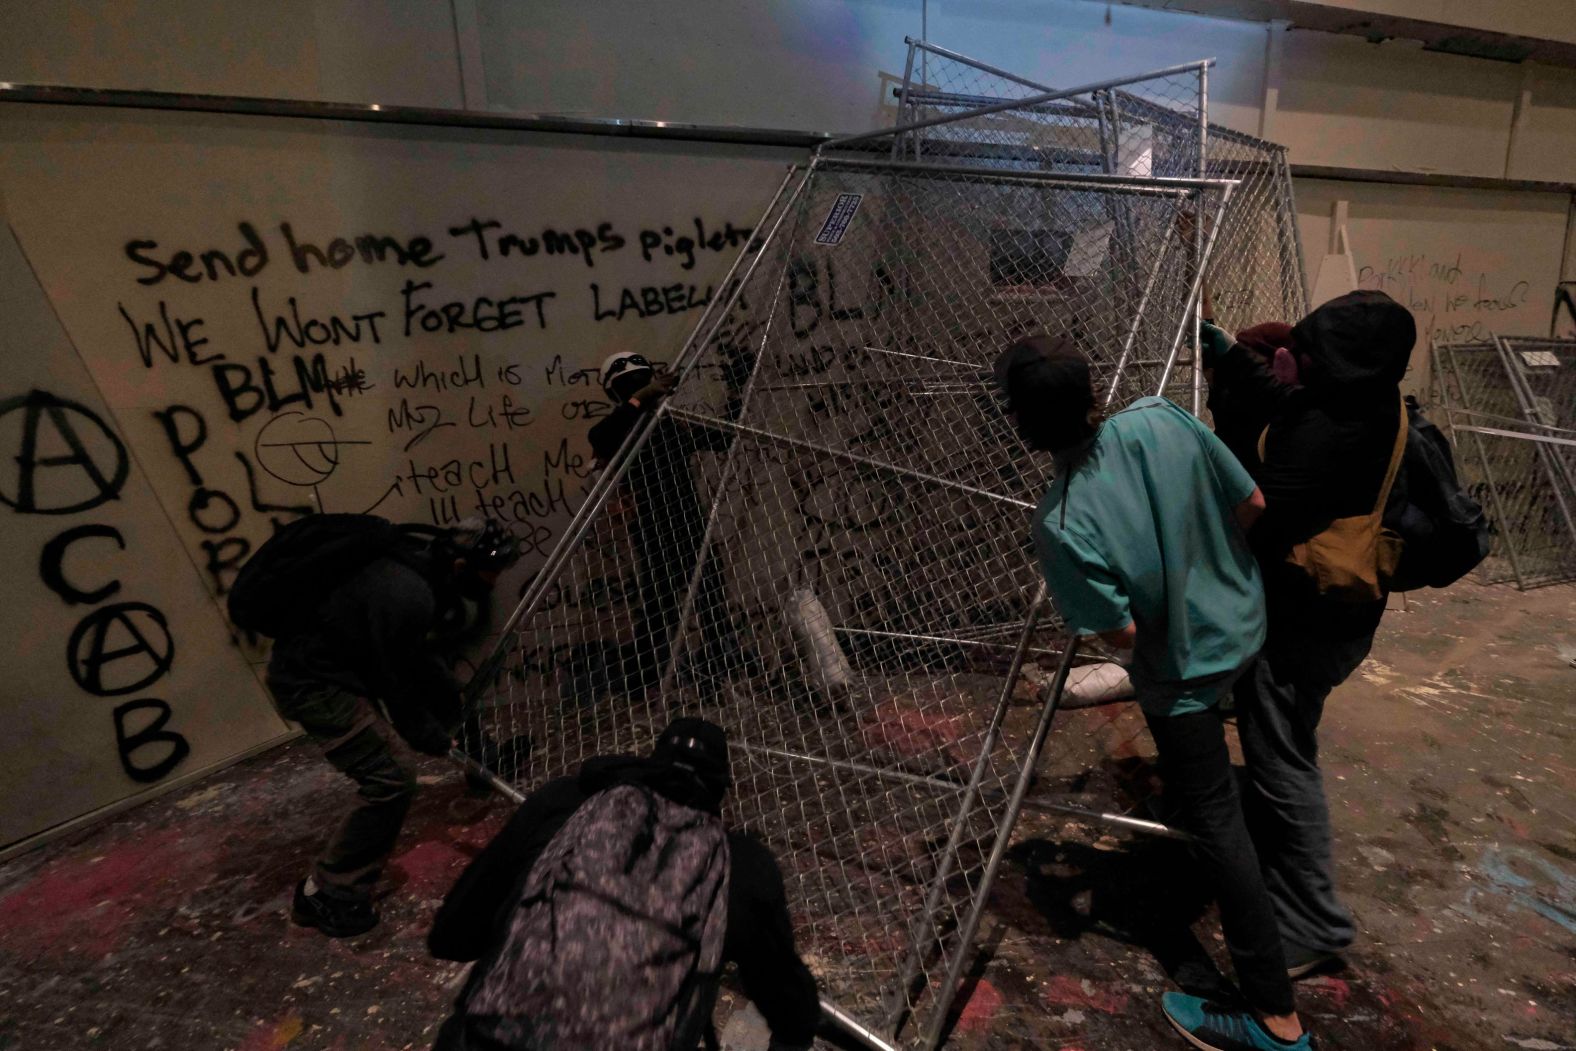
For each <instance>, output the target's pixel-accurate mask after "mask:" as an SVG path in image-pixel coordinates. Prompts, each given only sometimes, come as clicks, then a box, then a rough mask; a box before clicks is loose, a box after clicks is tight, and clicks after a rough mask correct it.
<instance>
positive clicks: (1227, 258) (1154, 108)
mask: <svg viewBox="0 0 1576 1051" xmlns="http://www.w3.org/2000/svg"><path fill="white" fill-rule="evenodd" d="M908 44H909V50H910V57H909V60H908V63H907V71H908V73H907V76H905V78H904V81H903V83H902V84H901V85H900V86H899V87H897V88H896V89H894V90H895V91H896V93H897V96H898V103H899V106H898V109H899V112H898V123H899V125H900V126H902V125H916V124H923V123H924V122H925V121H926V120H929V119H935V118H938V117H943V116H945V117H949V118H951V119H949V120H948V121H947V122H946V123H945V124H943V125H941V126H940V131H937V130H932V129H927V128H924V127H918V128H915V129H914V130H912V131H907V132H903V131H900V132H899V133H898V134H897V135H896V137H895V140H894V141H893V143H892V147H891V148H892V150H893V152H894V155H908V156H913V157H916V158H923V159H925V160H927V161H930V162H932V163H945V162H948V161H949V160H958V161H962V162H966V163H984V164H989V165H992V166H1001V167H1014V168H1018V169H1021V170H1042V171H1062V172H1084V173H1094V172H1102V173H1105V174H1130V175H1153V176H1167V175H1176V176H1197V177H1203V178H1210V179H1229V180H1234V181H1236V182H1237V183H1238V186H1237V190H1236V193H1235V194H1234V195H1233V197H1232V203H1231V215H1230V217H1229V218H1228V219H1227V221H1226V222H1225V223H1224V224H1223V225H1222V227H1221V230H1220V235H1219V238H1218V241H1217V243H1216V245H1215V246H1214V249H1213V251H1212V252H1211V253H1210V256H1209V258H1210V262H1209V266H1208V269H1207V273H1206V285H1207V286H1208V288H1209V290H1210V291H1211V293H1212V300H1213V303H1212V305H1213V308H1214V311H1215V317H1216V319H1217V321H1218V322H1219V323H1220V324H1221V325H1222V326H1223V327H1225V328H1227V329H1228V330H1232V331H1235V330H1238V329H1241V328H1245V327H1248V326H1250V325H1255V324H1258V323H1259V322H1262V321H1286V322H1288V323H1295V322H1296V321H1297V320H1298V319H1299V318H1301V317H1302V316H1303V315H1304V314H1306V313H1307V312H1308V299H1307V278H1306V274H1305V271H1304V268H1303V257H1302V248H1301V242H1300V235H1299V233H1298V229H1297V217H1296V207H1295V204H1294V199H1293V193H1292V183H1291V171H1290V168H1289V167H1288V165H1287V162H1286V151H1285V148H1284V147H1282V146H1280V145H1278V144H1276V143H1273V142H1268V141H1266V140H1264V139H1259V138H1256V137H1254V136H1251V135H1246V134H1244V133H1242V132H1239V131H1235V130H1233V129H1230V128H1225V127H1222V126H1221V125H1218V124H1210V123H1208V121H1207V119H1206V115H1207V106H1208V91H1207V85H1208V78H1207V66H1206V65H1205V64H1203V63H1199V64H1196V65H1194V66H1189V67H1183V68H1181V69H1179V70H1176V71H1171V72H1162V73H1161V74H1159V75H1150V76H1147V77H1145V78H1141V79H1135V80H1133V81H1130V82H1127V83H1123V84H1119V85H1114V86H1111V87H1106V88H1096V89H1092V90H1089V91H1086V92H1081V93H1078V94H1074V95H1072V96H1071V97H1067V98H1059V99H1057V100H1055V101H1052V102H1040V103H1035V102H1034V101H1033V99H1034V97H1035V96H1039V95H1044V94H1046V93H1054V89H1052V88H1050V87H1049V86H1047V85H1044V84H1038V83H1035V82H1034V81H1032V80H1029V79H1027V78H1024V77H1019V76H1017V75H1015V74H1013V73H1010V72H1007V71H1005V70H1001V69H997V68H995V67H993V66H990V65H988V64H986V63H983V62H981V61H979V60H978V59H974V58H970V57H968V56H966V55H960V54H958V53H957V52H954V51H949V50H947V49H945V48H941V47H938V46H937V45H934V44H931V43H928V42H926V41H915V40H912V39H910V40H909V41H908ZM1008 102H1016V103H1018V105H1017V106H1015V107H1013V108H1007V109H1001V108H1000V107H1001V106H1002V104H1003V103H1008ZM1194 250H1195V251H1197V250H1198V249H1197V248H1195V249H1194ZM1191 365H1192V363H1191V358H1184V360H1183V362H1182V366H1183V367H1182V369H1181V370H1180V375H1179V376H1178V379H1177V385H1176V386H1174V387H1173V388H1171V389H1168V391H1167V393H1168V394H1169V395H1170V396H1172V397H1174V398H1176V399H1177V400H1178V401H1181V402H1183V403H1184V404H1192V401H1193V396H1192V392H1191V389H1190V388H1192V386H1193V381H1192V378H1191V377H1190V376H1189V375H1188V373H1189V372H1190V371H1191Z"/></svg>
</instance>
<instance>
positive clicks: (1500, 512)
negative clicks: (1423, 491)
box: [1433, 339, 1576, 589]
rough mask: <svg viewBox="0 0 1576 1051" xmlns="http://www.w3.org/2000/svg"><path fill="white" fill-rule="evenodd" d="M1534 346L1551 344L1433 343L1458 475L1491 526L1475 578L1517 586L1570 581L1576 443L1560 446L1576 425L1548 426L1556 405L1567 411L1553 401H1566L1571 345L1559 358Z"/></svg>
mask: <svg viewBox="0 0 1576 1051" xmlns="http://www.w3.org/2000/svg"><path fill="white" fill-rule="evenodd" d="M1534 342H1542V343H1548V342H1549V341H1522V340H1518V339H1507V340H1503V341H1501V340H1494V341H1485V342H1475V343H1439V344H1435V345H1434V353H1433V361H1434V381H1435V396H1436V398H1437V400H1438V402H1439V404H1440V405H1441V406H1442V407H1443V408H1444V410H1445V417H1446V423H1447V426H1448V427H1449V430H1450V432H1451V438H1452V441H1453V443H1454V445H1455V448H1456V454H1457V458H1458V460H1459V463H1460V466H1461V474H1462V481H1463V483H1464V484H1465V485H1466V486H1467V489H1468V491H1469V492H1470V493H1471V494H1472V496H1473V497H1474V498H1475V499H1476V500H1477V501H1478V502H1479V503H1481V504H1482V505H1483V508H1484V510H1485V511H1486V512H1487V513H1488V516H1489V519H1490V521H1491V523H1492V525H1493V527H1494V546H1493V548H1492V550H1491V551H1490V553H1489V557H1488V558H1487V559H1485V560H1484V562H1483V565H1482V567H1481V568H1480V569H1479V570H1478V574H1479V577H1480V578H1481V579H1482V580H1484V581H1486V582H1489V583H1506V582H1514V583H1515V584H1516V586H1517V587H1519V588H1523V589H1524V588H1529V587H1538V586H1542V585H1545V584H1553V583H1559V582H1561V581H1565V580H1571V579H1576V522H1573V517H1572V513H1573V511H1576V488H1573V487H1572V484H1571V477H1572V475H1571V469H1572V467H1576V460H1573V458H1572V454H1573V453H1576V448H1573V447H1572V446H1571V445H1569V444H1567V443H1568V442H1570V441H1572V440H1573V439H1576V430H1570V429H1568V428H1562V427H1561V425H1559V424H1557V423H1552V422H1550V420H1553V419H1559V418H1560V415H1559V414H1560V412H1561V408H1560V407H1558V406H1560V405H1561V404H1562V405H1563V411H1565V412H1566V413H1567V414H1568V413H1569V412H1570V411H1571V410H1570V406H1571V404H1572V402H1571V401H1570V400H1567V401H1565V402H1564V403H1558V402H1556V401H1554V400H1553V397H1551V395H1552V396H1556V397H1557V396H1559V395H1560V394H1561V393H1562V392H1563V394H1564V396H1565V397H1566V398H1567V399H1570V398H1571V397H1572V394H1571V393H1570V388H1569V387H1565V386H1563V384H1565V383H1568V382H1569V381H1568V380H1567V379H1566V378H1565V377H1566V376H1567V375H1568V373H1566V372H1562V371H1561V370H1562V369H1564V368H1567V367H1568V366H1569V363H1570V361H1571V360H1572V359H1571V358H1570V357H1569V356H1568V355H1569V354H1570V344H1564V347H1563V352H1564V354H1565V355H1567V356H1565V357H1561V351H1560V350H1559V349H1556V350H1550V349H1546V348H1545V347H1542V346H1534V345H1532V344H1533V343H1534ZM1523 353H1526V354H1527V355H1529V356H1528V357H1527V358H1524V359H1523V358H1520V355H1521V354H1523ZM1545 355H1547V356H1546V357H1545ZM1550 360H1552V361H1553V362H1554V364H1552V365H1550V364H1548V362H1549V361H1550ZM1567 418H1568V416H1567Z"/></svg>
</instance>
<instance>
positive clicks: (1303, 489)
mask: <svg viewBox="0 0 1576 1051" xmlns="http://www.w3.org/2000/svg"><path fill="white" fill-rule="evenodd" d="M1259 328H1260V329H1262V328H1264V326H1259ZM1281 328H1282V329H1284V331H1283V332H1280V331H1278V332H1276V333H1275V334H1274V335H1273V336H1272V337H1271V339H1270V342H1274V343H1277V344H1280V348H1281V349H1284V350H1285V351H1286V354H1285V357H1287V358H1290V359H1291V361H1292V362H1293V363H1294V365H1295V374H1294V375H1288V374H1287V371H1286V370H1285V369H1284V368H1282V369H1280V370H1277V369H1275V368H1274V365H1273V359H1271V360H1266V358H1265V356H1264V354H1263V353H1262V346H1263V344H1262V343H1261V344H1260V345H1258V346H1255V345H1254V344H1253V342H1252V340H1253V337H1254V336H1255V335H1256V332H1255V330H1253V329H1249V330H1246V331H1244V332H1241V333H1238V335H1237V339H1235V340H1233V339H1232V338H1231V337H1230V336H1229V335H1227V334H1226V333H1225V332H1222V331H1221V330H1220V329H1218V328H1214V327H1213V326H1208V325H1206V326H1205V328H1204V333H1203V339H1202V341H1201V342H1202V344H1203V355H1204V362H1203V363H1204V366H1205V369H1206V370H1207V372H1208V374H1209V376H1210V396H1211V399H1214V398H1216V397H1219V398H1221V399H1223V400H1225V401H1227V402H1230V403H1232V404H1252V405H1254V406H1256V416H1255V417H1254V418H1253V420H1252V421H1251V422H1250V423H1248V424H1247V425H1246V427H1244V428H1243V429H1244V430H1251V431H1252V434H1251V437H1250V438H1249V439H1248V441H1247V446H1248V447H1247V449H1237V450H1235V451H1236V452H1237V454H1238V457H1239V458H1240V459H1241V460H1242V462H1243V464H1244V465H1245V466H1246V467H1247V468H1248V469H1249V471H1250V473H1251V474H1252V475H1253V477H1254V478H1255V480H1256V481H1257V482H1258V484H1259V486H1260V488H1261V489H1262V490H1263V492H1264V499H1265V512H1264V516H1263V518H1262V519H1261V520H1260V521H1259V522H1258V524H1257V525H1256V526H1255V527H1254V529H1253V531H1252V533H1251V534H1250V535H1249V542H1250V543H1251V545H1252V547H1253V551H1254V553H1255V555H1256V556H1257V557H1258V560H1259V564H1260V566H1261V567H1262V570H1263V575H1264V591H1265V599H1266V603H1267V607H1268V638H1267V641H1266V643H1265V646H1264V652H1263V654H1262V656H1261V658H1260V660H1259V661H1258V663H1257V665H1256V666H1255V668H1254V670H1253V673H1252V674H1251V675H1247V676H1244V677H1243V678H1242V680H1241V681H1240V682H1239V683H1238V684H1237V687H1236V690H1235V698H1236V703H1237V709H1238V713H1239V723H1238V729H1239V733H1240V736H1241V739H1242V751H1243V758H1244V760H1245V762H1246V766H1247V771H1248V783H1249V789H1250V790H1249V793H1248V796H1247V799H1246V804H1247V812H1248V817H1249V827H1250V829H1251V830H1252V832H1253V835H1254V838H1255V840H1256V841H1257V842H1258V843H1260V844H1261V848H1260V850H1261V858H1260V860H1261V861H1262V863H1263V864H1264V869H1265V874H1266V879H1267V880H1268V883H1269V887H1270V892H1271V895H1272V896H1273V898H1274V900H1275V910H1276V915H1277V917H1278V920H1279V923H1280V929H1281V936H1282V939H1283V940H1284V941H1285V943H1286V952H1287V962H1288V965H1289V966H1290V967H1291V970H1292V973H1293V974H1294V975H1295V976H1297V977H1302V976H1305V975H1310V974H1315V973H1320V972H1322V971H1324V970H1329V969H1335V968H1338V967H1339V966H1340V965H1341V959H1340V953H1341V951H1342V950H1343V949H1345V948H1346V947H1347V946H1348V945H1350V944H1351V942H1352V940H1353V938H1354V937H1355V935H1356V925H1355V923H1354V921H1353V918H1352V914H1351V911H1350V910H1349V909H1348V908H1347V907H1346V906H1345V905H1344V904H1343V903H1342V902H1341V900H1340V898H1339V896H1338V895H1337V893H1336V889H1335V865H1334V860H1333V845H1332V844H1333V836H1332V833H1331V829H1330V811H1329V804H1328V802H1327V800H1326V798H1325V792H1324V779H1323V775H1322V774H1321V773H1320V771H1319V762H1318V755H1319V742H1318V726H1319V721H1320V719H1321V717H1322V716H1323V714H1324V703H1325V700H1326V699H1327V698H1328V697H1329V695H1330V693H1331V692H1332V691H1333V690H1334V689H1335V688H1336V687H1337V686H1339V685H1340V684H1341V683H1342V682H1344V681H1345V680H1346V679H1347V677H1348V676H1350V675H1351V674H1352V672H1354V671H1356V670H1357V667H1358V665H1360V664H1361V663H1362V661H1363V659H1364V658H1365V657H1367V655H1368V651H1369V649H1370V648H1371V647H1372V645H1373V638H1374V632H1375V631H1376V630H1377V629H1378V627H1379V620H1380V618H1381V617H1382V616H1383V615H1384V609H1385V605H1386V599H1385V597H1384V596H1383V595H1380V596H1378V597H1372V598H1367V599H1362V600H1352V599H1341V598H1337V597H1332V596H1328V595H1322V594H1320V593H1318V591H1317V589H1316V587H1315V584H1314V582H1313V580H1312V579H1311V578H1310V577H1309V575H1308V574H1307V573H1306V572H1305V571H1304V570H1303V569H1301V568H1300V567H1298V566H1296V565H1293V564H1291V563H1289V562H1288V557H1287V556H1288V555H1289V554H1290V553H1291V552H1292V549H1293V548H1294V547H1295V546H1296V545H1299V544H1303V543H1305V542H1306V541H1308V540H1310V539H1311V538H1313V537H1314V536H1316V535H1318V534H1319V533H1321V532H1322V531H1323V530H1325V529H1326V528H1327V527H1328V526H1329V525H1330V524H1331V522H1332V521H1334V520H1335V519H1338V518H1346V517H1350V516H1360V515H1365V514H1368V513H1371V512H1372V511H1373V510H1374V507H1375V504H1376V501H1377V500H1378V499H1379V494H1380V489H1381V486H1382V485H1383V483H1384V480H1385V477H1386V474H1387V470H1388V468H1389V463H1390V459H1391V457H1392V455H1393V453H1394V451H1395V448H1396V441H1397V438H1398V437H1399V434H1398V431H1399V428H1401V427H1403V426H1405V422H1404V417H1403V415H1402V412H1401V390H1400V382H1401V378H1402V376H1404V375H1405V374H1406V370H1407V367H1408V363H1409V360H1410V357H1411V353H1412V347H1413V345H1414V344H1415V342H1416V340H1417V326H1416V323H1415V322H1414V320H1413V318H1412V315H1411V312H1410V311H1408V310H1407V309H1406V308H1405V307H1404V306H1402V305H1401V304H1400V303H1397V302H1396V301H1395V300H1394V299H1392V298H1390V297H1389V296H1388V295H1386V294H1385V293H1383V292H1378V291H1371V290H1359V291H1356V292H1351V293H1348V294H1346V295H1344V296H1340V297H1337V298H1336V299H1332V300H1330V301H1329V302H1328V303H1325V304H1324V305H1322V306H1320V307H1319V308H1318V309H1317V310H1314V311H1313V312H1311V313H1310V314H1308V316H1307V317H1305V318H1303V319H1302V320H1300V321H1298V322H1297V324H1296V325H1294V326H1292V327H1290V328H1289V329H1285V326H1281ZM1283 340H1284V342H1282V341H1283ZM1276 354H1277V357H1279V356H1281V355H1280V350H1277V352H1276ZM1218 423H1219V421H1218V420H1217V424H1218ZM1260 441H1262V442H1263V449H1264V455H1263V457H1262V458H1261V457H1260V456H1259V448H1258V447H1259V443H1260Z"/></svg>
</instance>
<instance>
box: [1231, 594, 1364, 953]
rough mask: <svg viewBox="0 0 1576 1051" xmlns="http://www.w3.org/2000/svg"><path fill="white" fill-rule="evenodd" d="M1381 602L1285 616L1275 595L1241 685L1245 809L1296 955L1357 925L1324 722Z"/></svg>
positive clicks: (1339, 938) (1346, 937) (1331, 943)
mask: <svg viewBox="0 0 1576 1051" xmlns="http://www.w3.org/2000/svg"><path fill="white" fill-rule="evenodd" d="M1383 611H1384V605H1383V603H1380V604H1379V605H1378V606H1377V608H1369V607H1357V608H1353V607H1350V606H1348V607H1344V608H1341V607H1337V608H1334V609H1331V608H1329V607H1327V606H1323V605H1322V604H1320V605H1319V608H1315V609H1307V608H1304V609H1303V610H1301V611H1299V615H1297V616H1295V617H1294V618H1290V617H1279V618H1278V617H1277V616H1276V613H1277V610H1276V608H1275V604H1274V603H1272V604H1271V609H1270V629H1269V640H1268V642H1267V643H1266V645H1265V647H1264V650H1263V652H1262V653H1261V654H1260V656H1259V660H1258V662H1257V664H1256V665H1255V666H1254V667H1253V668H1252V669H1251V670H1250V671H1249V672H1248V673H1247V674H1246V675H1244V676H1243V677H1242V678H1241V679H1239V680H1238V681H1237V684H1236V687H1235V690H1234V694H1235V697H1236V702H1237V732H1238V736H1239V737H1240V739H1241V741H1242V754H1243V758H1244V760H1245V762H1246V765H1247V790H1246V792H1245V793H1244V799H1243V810H1244V814H1245V816H1246V818H1247V822H1248V831H1249V832H1250V834H1251V835H1252V837H1253V844H1254V848H1255V849H1256V851H1257V853H1258V856H1259V863H1260V866H1261V867H1262V869H1263V871H1264V882H1265V885H1266V887H1268V889H1269V892H1270V897H1271V898H1272V899H1273V901H1274V903H1275V917H1276V920H1277V922H1278V924H1279V926H1280V932H1281V941H1282V942H1283V943H1284V944H1285V947H1286V956H1287V960H1288V962H1290V963H1292V964H1295V963H1297V962H1299V959H1305V958H1307V957H1310V956H1313V955H1316V954H1319V953H1326V952H1337V951H1339V950H1341V949H1344V948H1345V947H1346V946H1348V945H1350V944H1351V942H1352V938H1353V936H1354V935H1355V933H1356V931H1355V928H1354V926H1353V921H1352V914H1351V912H1350V911H1349V910H1348V909H1347V908H1346V906H1345V905H1343V904H1342V903H1341V900H1340V898H1339V897H1338V896H1337V895H1336V891H1335V865H1334V859H1333V857H1332V842H1331V833H1330V808H1329V804H1328V802H1327V801H1326V799H1325V794H1324V775H1323V774H1322V773H1321V772H1320V770H1319V737H1318V729H1319V720H1320V719H1321V718H1322V717H1323V715H1324V702H1325V698H1327V697H1328V696H1329V695H1330V691H1331V690H1333V689H1335V687H1337V686H1339V685H1340V684H1341V683H1342V682H1344V681H1345V680H1346V678H1347V676H1349V675H1351V674H1352V672H1353V671H1355V670H1356V669H1357V666H1358V665H1360V664H1361V663H1362V662H1363V659H1364V658H1365V657H1367V656H1368V650H1369V648H1370V647H1371V646H1372V645H1373V638H1374V629H1375V628H1377V627H1378V624H1379V616H1380V615H1381V614H1382V613H1383Z"/></svg>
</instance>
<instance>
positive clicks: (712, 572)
mask: <svg viewBox="0 0 1576 1051" xmlns="http://www.w3.org/2000/svg"><path fill="white" fill-rule="evenodd" d="M601 374H602V389H603V390H604V391H605V392H606V394H607V397H608V400H609V401H611V402H612V403H613V405H614V408H613V411H612V412H611V413H609V414H608V415H606V416H604V417H602V418H601V419H600V420H598V421H597V422H596V424H594V425H593V426H592V427H591V430H590V432H589V434H588V435H587V437H588V438H589V439H590V442H591V449H592V451H593V452H594V453H595V454H596V458H597V460H598V462H599V463H601V464H603V465H606V464H608V463H609V462H611V461H612V460H613V458H614V456H615V455H617V453H618V450H619V448H620V447H621V446H622V445H623V443H624V441H625V439H626V438H628V436H629V434H630V433H631V432H632V431H633V430H634V429H635V427H636V426H637V424H639V422H640V420H641V417H643V416H647V415H650V414H652V413H654V412H656V411H657V409H658V407H660V406H661V404H662V402H663V401H664V400H665V399H666V398H667V397H668V396H669V395H670V394H671V393H672V392H673V390H674V388H675V386H676V385H677V378H676V377H675V376H674V374H673V373H671V372H668V371H665V370H664V371H658V370H657V369H655V368H654V367H653V365H652V363H651V362H650V361H648V360H647V359H646V358H645V356H644V355H641V354H636V353H632V352H628V351H622V352H619V353H617V354H613V355H611V356H610V357H608V359H607V360H606V361H604V362H603V363H602V368H601ZM728 444H729V439H728V436H727V435H725V434H722V433H721V432H718V431H712V430H709V429H707V428H705V427H698V426H693V425H691V424H688V423H682V422H679V421H677V420H674V419H673V418H671V417H666V418H661V419H658V420H657V422H656V424H655V425H654V428H653V430H652V433H651V435H650V437H649V438H648V439H647V440H646V442H645V444H644V445H643V446H642V447H641V449H640V451H639V452H638V453H637V454H636V455H635V458H634V462H633V463H632V464H630V467H629V471H628V473H627V474H626V475H625V476H624V492H625V494H626V495H627V496H628V497H629V500H630V503H631V505H632V510H633V514H632V515H631V518H630V534H631V539H633V541H634V547H635V552H636V554H637V556H638V558H639V566H638V576H637V583H638V603H637V608H636V611H635V623H634V633H633V638H632V639H630V640H628V641H626V643H625V645H624V646H623V648H622V649H621V650H620V652H619V653H618V654H617V656H616V657H615V658H613V659H614V661H615V667H613V668H610V669H607V672H608V673H609V674H606V676H605V681H604V682H602V683H598V685H599V686H605V687H607V688H610V689H611V690H613V691H614V692H627V693H640V692H642V691H644V690H648V689H651V688H654V687H655V686H657V685H658V683H659V682H661V680H662V678H663V675H664V673H665V672H666V670H667V667H668V664H669V662H670V659H671V658H672V656H673V647H674V642H675V641H676V636H677V633H678V631H679V628H680V624H679V619H680V616H681V614H682V613H683V609H684V602H685V597H686V595H687V594H688V592H689V590H690V584H691V579H690V578H691V576H692V574H693V573H694V571H695V566H696V563H697V562H698V561H700V558H701V555H702V550H701V541H702V538H703V537H704V536H705V534H706V509H705V507H704V506H703V505H702V503H701V498H700V495H699V493H698V492H697V491H696V485H695V476H694V468H693V459H694V456H693V454H695V453H697V452H710V453H720V452H726V451H727V449H728ZM721 574H722V570H721V568H720V567H719V566H718V565H717V560H716V559H715V558H708V559H707V560H706V566H705V568H704V570H703V571H702V572H701V574H700V577H699V578H698V580H696V581H695V598H694V601H693V603H692V605H691V620H690V623H689V625H688V626H689V627H692V628H693V627H698V628H699V629H700V639H699V642H700V647H701V653H700V660H699V661H698V662H697V663H698V665H699V666H700V667H710V668H716V667H720V666H726V665H729V664H732V663H734V662H736V661H738V660H742V659H743V658H742V657H741V656H740V655H739V654H740V640H739V636H738V632H737V630H736V628H735V626H734V624H733V623H732V620H731V618H730V617H729V615H728V610H727V606H726V602H725V594H724V588H723V580H722V575H721Z"/></svg>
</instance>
